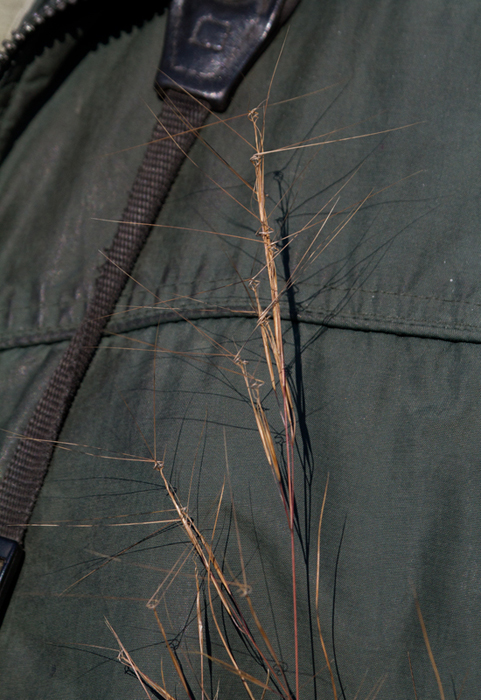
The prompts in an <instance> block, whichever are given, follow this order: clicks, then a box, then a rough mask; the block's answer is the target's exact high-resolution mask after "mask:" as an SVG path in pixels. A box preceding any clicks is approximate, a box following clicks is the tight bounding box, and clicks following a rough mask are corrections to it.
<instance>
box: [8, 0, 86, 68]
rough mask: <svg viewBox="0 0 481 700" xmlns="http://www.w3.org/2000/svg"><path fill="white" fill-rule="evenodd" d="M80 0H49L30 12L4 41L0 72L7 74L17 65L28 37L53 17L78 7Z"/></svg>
mask: <svg viewBox="0 0 481 700" xmlns="http://www.w3.org/2000/svg"><path fill="white" fill-rule="evenodd" d="M77 2H78V0H48V2H46V3H45V4H44V5H42V6H41V7H39V8H38V9H36V10H34V11H33V12H32V11H31V12H29V13H28V14H27V15H26V16H25V18H24V19H23V21H22V23H21V24H20V26H19V27H18V28H17V29H15V30H14V31H13V32H12V35H11V37H10V38H9V39H5V41H2V46H3V50H2V51H0V71H1V72H2V73H5V72H6V71H7V70H8V69H9V68H10V67H11V66H12V65H14V63H15V57H16V55H17V53H18V52H19V51H20V50H21V49H22V46H23V44H24V43H25V40H26V39H27V37H28V36H32V35H33V34H34V33H35V31H36V30H37V29H38V28H39V27H40V26H41V25H43V24H44V23H45V22H48V21H49V20H50V19H52V17H55V16H57V15H58V14H59V13H60V12H63V10H65V8H66V7H68V6H69V5H76V4H77Z"/></svg>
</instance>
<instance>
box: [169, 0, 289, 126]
mask: <svg viewBox="0 0 481 700" xmlns="http://www.w3.org/2000/svg"><path fill="white" fill-rule="evenodd" d="M299 1H300V0H240V1H239V0H236V1H233V0H202V2H199V0H172V2H171V5H170V12H169V20H168V24H167V31H166V36H165V45H164V53H163V56H162V60H161V63H160V67H159V71H158V73H157V78H156V85H157V86H158V87H159V88H160V89H161V90H162V91H163V90H166V89H168V88H174V89H180V90H185V91H186V92H188V93H190V94H191V95H194V96H195V97H198V98H199V99H202V100H205V101H206V102H207V103H208V104H209V105H210V106H211V108H212V109H214V110H216V111H218V112H222V111H224V110H225V109H226V107H227V105H228V104H229V101H230V99H231V97H232V94H233V92H234V90H235V89H236V87H237V85H238V84H239V82H240V81H241V79H242V77H243V75H244V74H245V73H246V71H247V70H248V69H249V68H250V66H251V65H252V63H253V62H254V61H255V60H256V58H257V57H258V55H259V54H260V52H261V51H262V50H263V49H264V47H265V45H266V44H267V43H268V41H269V40H270V39H271V38H272V37H273V36H274V35H275V33H276V31H277V29H278V28H279V27H280V26H281V24H282V23H283V22H284V21H285V20H286V19H287V18H288V16H289V15H290V14H291V12H292V11H293V10H294V8H295V7H296V5H297V4H298V2H299Z"/></svg>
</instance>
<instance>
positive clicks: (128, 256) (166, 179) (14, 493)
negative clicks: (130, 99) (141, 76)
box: [0, 90, 208, 543]
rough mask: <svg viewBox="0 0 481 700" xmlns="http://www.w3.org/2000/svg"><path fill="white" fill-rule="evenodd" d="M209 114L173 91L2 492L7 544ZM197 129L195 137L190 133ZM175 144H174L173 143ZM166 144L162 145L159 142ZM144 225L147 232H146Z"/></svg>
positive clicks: (19, 530) (22, 522) (1, 531)
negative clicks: (89, 297)
mask: <svg viewBox="0 0 481 700" xmlns="http://www.w3.org/2000/svg"><path fill="white" fill-rule="evenodd" d="M207 114H208V110H207V106H206V105H204V103H202V102H199V101H195V100H194V99H192V98H191V97H189V96H188V95H186V94H184V93H181V92H177V91H174V90H169V91H167V95H166V99H165V101H164V105H163V109H162V113H161V115H160V117H159V120H158V123H157V124H156V126H155V128H154V131H153V134H152V142H151V143H150V144H149V146H148V147H147V150H146V153H145V156H144V159H143V161H142V164H141V166H140V168H139V170H138V172H137V176H136V178H135V180H134V184H133V186H132V190H131V192H130V195H129V199H128V203H127V206H126V208H125V210H124V212H123V216H122V221H123V223H121V224H120V225H119V228H118V230H117V233H116V235H115V237H114V239H113V242H112V245H111V247H110V249H109V250H108V251H107V257H108V260H107V261H106V262H105V263H104V264H103V265H102V267H101V269H100V273H99V276H98V277H97V280H96V283H95V288H94V295H93V298H92V300H91V302H90V304H89V305H88V307H87V311H86V314H85V317H84V320H83V321H82V324H81V325H80V327H79V328H78V330H77V332H76V333H75V335H74V336H73V338H72V340H71V341H70V344H69V346H68V348H67V350H66V351H65V353H64V355H63V357H62V359H61V361H60V364H59V365H58V367H57V369H56V370H55V372H54V374H53V375H52V377H51V379H50V382H49V384H48V386H47V388H46V390H45V392H44V394H43V396H42V398H41V399H40V401H39V403H38V404H37V406H36V408H35V410H34V413H33V415H32V417H31V418H30V421H29V423H28V426H27V429H26V430H25V433H24V435H23V437H22V438H20V439H19V442H18V444H17V447H16V451H15V453H14V456H13V459H12V461H11V463H10V464H9V466H8V468H7V470H6V473H5V476H4V477H3V480H2V482H1V484H0V536H2V537H8V538H9V539H12V540H16V541H17V542H19V543H20V542H21V541H22V539H23V536H24V533H25V529H26V525H27V523H28V521H29V519H30V516H31V514H32V511H33V508H34V505H35V501H36V500H37V496H38V494H39V491H40V488H41V486H42V483H43V481H44V478H45V475H46V473H47V470H48V465H49V463H50V459H51V457H52V452H53V450H54V447H55V441H56V440H57V439H58V436H59V433H60V430H61V428H62V425H63V423H64V421H65V418H66V416H67V413H68V411H69V408H70V406H71V404H72V401H73V399H74V398H75V394H76V393H77V391H78V388H79V386H80V384H81V382H82V379H83V377H84V375H85V373H86V371H87V369H88V367H89V365H90V362H91V361H92V358H93V356H94V354H95V351H96V348H97V346H98V344H99V342H100V339H101V336H102V332H103V330H104V328H105V326H106V324H107V321H108V319H109V317H110V315H111V314H112V312H113V311H114V308H115V305H116V303H117V300H118V298H119V296H120V294H121V292H122V290H123V288H124V286H125V284H126V281H127V279H128V275H129V274H131V272H132V270H133V267H134V264H135V261H136V260H137V258H138V256H139V253H140V251H141V250H142V247H143V245H144V243H145V241H146V239H147V237H148V235H149V233H150V230H151V227H150V226H146V225H145V224H153V223H154V222H155V220H156V218H157V215H158V213H159V211H160V209H161V207H162V205H163V203H164V201H165V199H166V197H167V194H168V192H169V190H170V187H171V185H172V183H173V181H174V179H175V177H176V175H177V173H178V171H179V168H180V166H181V164H182V161H183V160H184V158H185V154H186V153H187V151H188V150H189V148H190V147H191V146H192V144H193V142H194V140H195V137H196V136H195V131H194V130H195V129H197V128H199V127H200V126H201V125H202V123H203V122H204V119H205V117H206V116H207ZM189 129H190V130H191V131H189ZM166 136H169V138H167V139H166V138H165V137H166ZM159 139H160V140H159ZM139 224H141V225H139Z"/></svg>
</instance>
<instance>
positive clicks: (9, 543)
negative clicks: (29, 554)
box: [0, 537, 25, 625]
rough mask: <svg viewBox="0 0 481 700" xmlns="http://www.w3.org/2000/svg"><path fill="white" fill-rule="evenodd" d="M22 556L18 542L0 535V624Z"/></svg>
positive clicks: (16, 577)
mask: <svg viewBox="0 0 481 700" xmlns="http://www.w3.org/2000/svg"><path fill="white" fill-rule="evenodd" d="M24 556H25V554H24V551H23V549H22V547H21V545H19V544H18V542H15V541H14V540H9V539H8V538H7V537H0V625H1V624H2V621H3V618H4V615H5V613H6V611H7V607H8V603H9V602H10V598H11V596H12V593H13V589H14V588H15V584H16V582H17V579H18V575H19V574H20V569H21V568H22V564H23V559H24Z"/></svg>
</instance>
